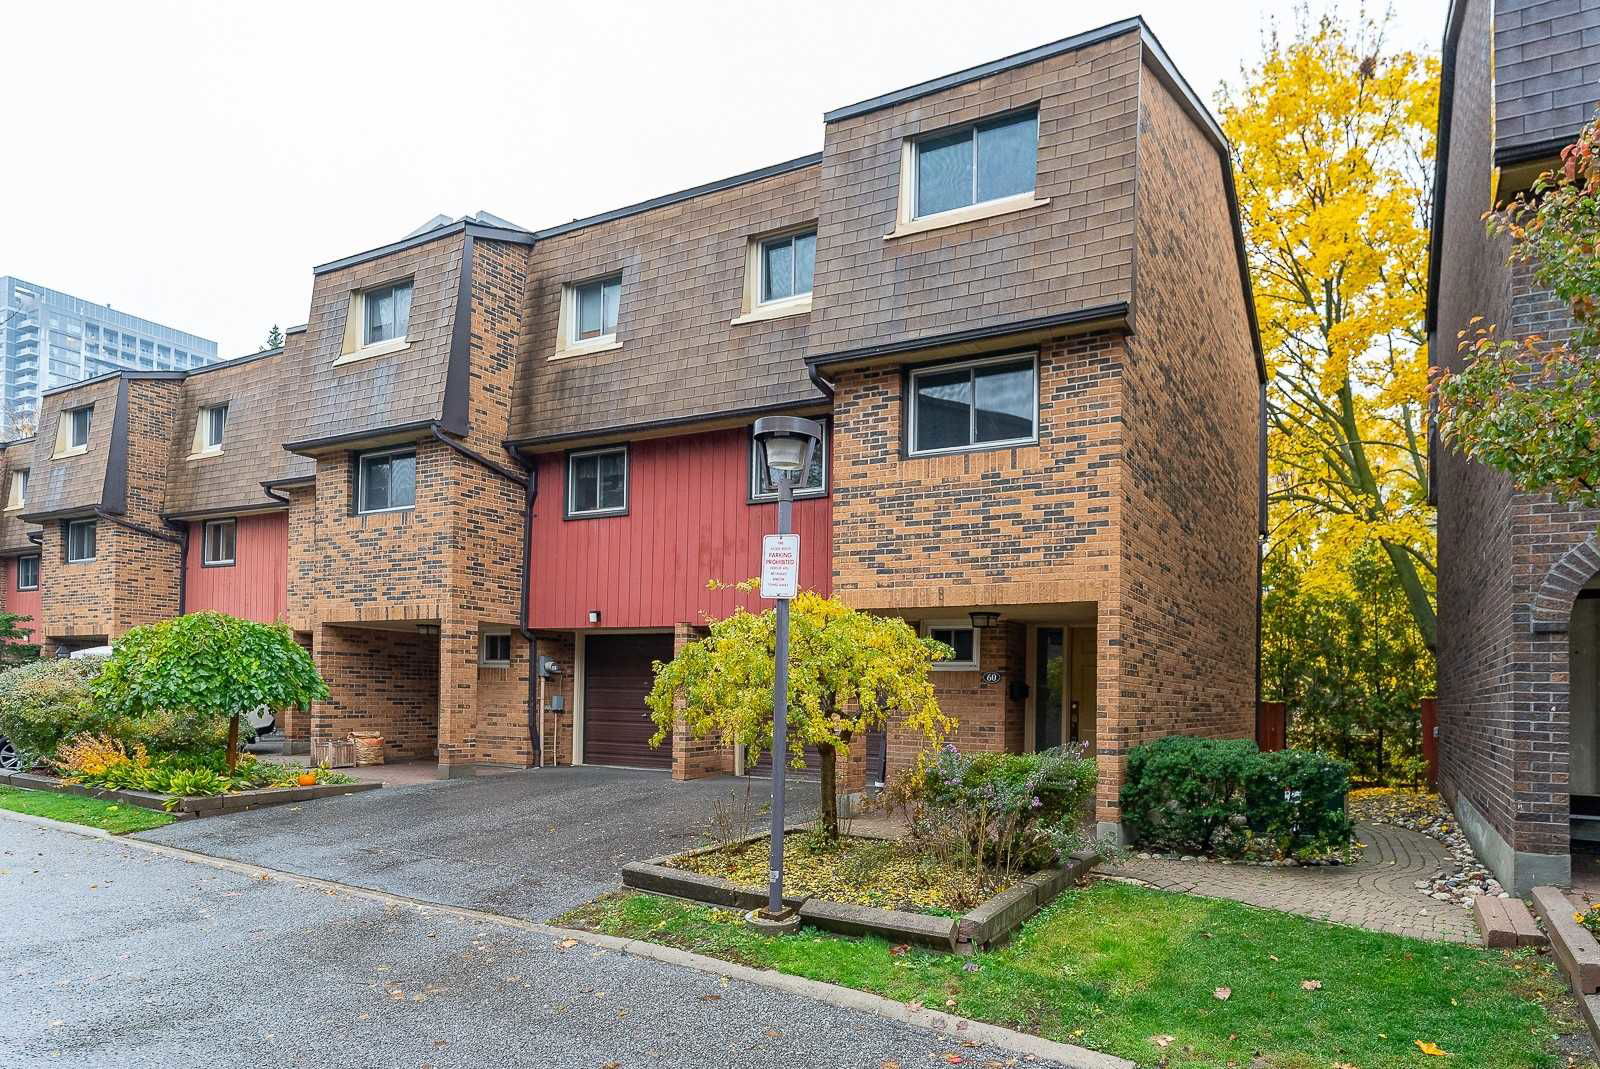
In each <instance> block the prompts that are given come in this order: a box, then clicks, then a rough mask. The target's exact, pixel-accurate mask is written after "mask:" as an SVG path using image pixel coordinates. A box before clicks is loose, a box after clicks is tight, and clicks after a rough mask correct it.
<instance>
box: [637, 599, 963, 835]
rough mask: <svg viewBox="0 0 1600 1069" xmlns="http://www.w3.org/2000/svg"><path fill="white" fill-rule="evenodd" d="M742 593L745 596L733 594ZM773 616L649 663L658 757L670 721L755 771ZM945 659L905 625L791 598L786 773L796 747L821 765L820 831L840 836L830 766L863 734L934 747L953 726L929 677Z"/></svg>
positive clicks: (742, 621)
mask: <svg viewBox="0 0 1600 1069" xmlns="http://www.w3.org/2000/svg"><path fill="white" fill-rule="evenodd" d="M741 585H744V584H741ZM776 650H777V614H776V612H775V611H774V610H772V609H768V610H766V611H765V612H761V613H752V612H749V611H747V610H745V609H742V608H741V609H736V610H735V611H734V613H733V615H731V616H728V617H725V618H724V619H721V620H713V621H711V623H710V634H709V635H707V636H706V637H705V638H702V639H700V640H698V641H696V642H691V643H689V644H688V645H687V646H685V647H684V648H683V649H682V650H681V651H679V653H678V655H677V656H676V657H674V658H673V659H672V660H671V661H670V662H667V663H661V662H659V661H658V662H657V663H656V665H655V672H656V678H655V684H654V686H652V687H651V689H650V695H649V697H648V698H646V699H645V701H646V704H647V705H648V706H649V707H650V716H651V719H652V720H654V721H655V725H656V733H655V737H654V738H652V739H651V740H650V742H651V745H653V746H660V745H661V744H662V743H664V742H665V741H666V740H667V739H668V738H669V737H670V736H671V734H672V730H673V725H674V724H675V723H676V722H678V721H679V720H680V719H681V720H682V721H683V723H684V725H685V727H686V729H687V730H688V733H689V735H690V736H691V737H693V738H715V739H718V740H719V741H720V742H721V743H722V744H723V745H724V746H745V747H748V748H749V749H748V753H747V760H750V761H754V760H755V759H756V758H757V757H758V756H760V754H761V753H763V752H765V751H768V750H770V749H771V748H772V686H773V672H774V657H775V654H776ZM950 656H952V653H951V650H950V648H949V647H948V646H946V645H944V644H943V643H940V642H935V641H934V640H933V639H929V638H921V637H919V636H918V635H917V633H916V631H915V630H913V629H912V627H911V625H910V624H908V623H906V622H905V621H904V620H901V619H898V618H896V617H889V616H873V615H871V614H870V613H864V612H858V611H856V610H855V609H852V608H850V607H848V606H846V605H844V604H841V603H840V602H838V601H835V600H833V599H832V598H825V597H823V596H822V595H821V594H817V593H814V592H812V591H809V590H808V591H802V592H800V594H799V596H797V597H796V598H795V599H794V600H793V601H792V602H791V603H790V607H789V709H788V717H787V723H788V733H787V742H786V745H787V747H788V752H789V755H790V763H791V764H792V765H793V766H794V767H795V768H802V767H804V764H805V747H807V746H815V747H816V748H817V752H818V754H819V755H820V757H821V762H822V769H821V773H822V783H821V791H822V826H823V828H824V829H825V830H826V832H827V834H828V835H829V837H831V838H837V837H838V835H839V809H838V798H837V793H838V792H837V779H838V777H837V767H838V765H837V762H838V759H839V758H840V757H846V758H848V756H849V753H850V747H851V745H852V744H853V743H855V742H857V741H858V740H860V739H862V738H863V737H864V736H865V735H866V733H867V732H869V731H874V730H877V729H879V728H883V727H885V726H887V724H888V723H889V720H890V718H891V717H893V718H895V719H896V720H897V721H899V722H901V723H903V724H904V725H905V726H906V728H908V729H909V730H911V731H913V732H916V733H918V734H920V735H922V736H923V737H925V738H926V739H927V740H928V744H929V746H930V747H932V746H937V745H938V744H939V743H940V742H942V741H943V740H944V739H945V737H946V736H948V735H949V734H950V733H951V732H952V731H954V730H955V726H956V722H955V720H953V719H952V718H951V717H949V716H946V715H945V714H944V713H943V712H941V711H940V709H939V703H938V702H937V701H936V700H935V699H934V696H933V682H932V681H931V680H930V679H929V676H928V670H929V669H930V668H931V667H932V666H933V664H934V663H935V662H936V661H941V660H946V659H948V658H949V657H950Z"/></svg>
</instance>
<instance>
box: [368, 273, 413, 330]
mask: <svg viewBox="0 0 1600 1069" xmlns="http://www.w3.org/2000/svg"><path fill="white" fill-rule="evenodd" d="M410 325H411V280H410V279H406V280H405V281H404V282H395V283H391V284H390V285H387V286H377V287H375V288H373V289H370V290H365V291H363V292H362V294H361V344H362V345H364V346H365V345H377V344H379V343H380V342H386V341H394V340H396V339H399V338H404V337H405V336H406V330H407V329H408V328H409V327H410Z"/></svg>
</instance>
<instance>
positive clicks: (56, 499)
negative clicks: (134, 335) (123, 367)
mask: <svg viewBox="0 0 1600 1069" xmlns="http://www.w3.org/2000/svg"><path fill="white" fill-rule="evenodd" d="M120 380H121V376H117V375H113V376H110V377H107V378H103V379H97V380H95V381H94V382H90V383H87V384H85V385H81V386H75V387H72V388H70V389H65V390H58V391H56V392H53V393H48V394H46V395H45V396H44V397H42V398H41V399H40V401H39V433H38V434H37V435H36V436H35V438H34V443H33V466H32V471H33V474H32V475H31V476H29V479H28V507H27V508H26V509H25V510H24V513H23V514H24V515H34V514H48V513H54V512H62V511H65V510H67V509H83V510H88V509H93V508H94V507H95V506H97V505H99V504H100V500H101V496H102V494H103V493H104V492H105V481H106V463H107V459H108V458H109V456H110V452H111V449H110V447H111V425H112V422H113V420H114V419H115V416H116V407H117V386H118V383H119V382H120ZM90 404H92V405H93V406H94V415H93V417H91V420H90V424H89V449H88V451H87V452H85V453H81V454H79V455H78V456H73V457H63V458H61V459H59V460H52V459H51V457H52V456H53V455H54V453H55V448H56V434H57V430H56V428H57V424H58V421H59V420H60V418H61V414H62V413H63V412H65V411H67V410H69V409H74V408H82V407H83V406H85V405H90Z"/></svg>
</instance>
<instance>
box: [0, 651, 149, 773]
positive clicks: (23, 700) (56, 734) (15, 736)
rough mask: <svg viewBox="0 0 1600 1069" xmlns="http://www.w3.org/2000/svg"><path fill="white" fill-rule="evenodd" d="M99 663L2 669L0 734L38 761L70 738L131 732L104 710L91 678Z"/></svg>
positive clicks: (83, 661)
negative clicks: (119, 726) (118, 726)
mask: <svg viewBox="0 0 1600 1069" xmlns="http://www.w3.org/2000/svg"><path fill="white" fill-rule="evenodd" d="M99 670H100V662H99V661H98V660H94V659H91V658H83V659H80V660H76V661H74V660H69V659H62V660H49V661H35V662H34V663H32V664H25V665H22V666H21V667H19V668H11V669H7V670H6V671H4V672H0V735H4V736H5V737H6V738H8V739H10V740H11V744H12V745H13V746H15V747H16V748H17V749H18V750H19V751H21V752H22V753H24V754H26V755H27V756H28V757H30V758H32V759H34V760H47V759H49V758H51V757H54V756H55V752H56V749H57V748H58V747H59V746H60V745H61V744H62V743H63V742H65V741H66V740H67V739H70V738H72V737H73V736H75V735H82V734H113V735H116V736H117V737H119V738H127V736H126V735H125V734H124V733H123V732H121V731H118V730H116V728H115V727H114V725H112V724H111V723H110V718H109V717H107V716H105V715H104V714H103V713H102V712H100V710H99V708H98V707H97V706H96V704H95V702H94V699H93V696H92V695H91V693H90V690H89V681H90V680H91V679H93V678H94V675H95V673H97V672H98V671H99Z"/></svg>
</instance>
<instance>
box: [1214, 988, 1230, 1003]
mask: <svg viewBox="0 0 1600 1069" xmlns="http://www.w3.org/2000/svg"><path fill="white" fill-rule="evenodd" d="M1211 994H1212V995H1213V996H1214V997H1215V998H1216V1000H1217V1001H1218V1002H1227V1001H1228V1000H1229V999H1230V998H1232V997H1233V988H1231V987H1219V988H1217V989H1216V990H1215V991H1213V992H1211Z"/></svg>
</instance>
